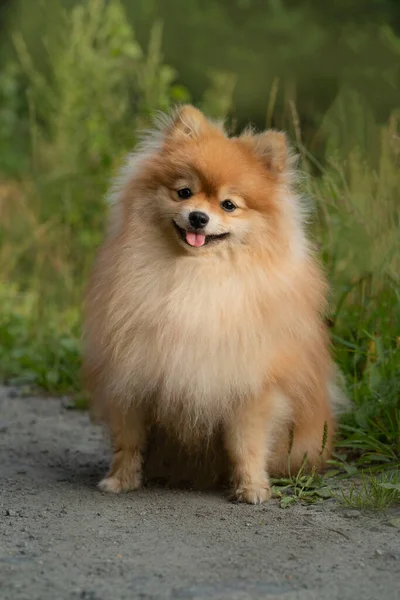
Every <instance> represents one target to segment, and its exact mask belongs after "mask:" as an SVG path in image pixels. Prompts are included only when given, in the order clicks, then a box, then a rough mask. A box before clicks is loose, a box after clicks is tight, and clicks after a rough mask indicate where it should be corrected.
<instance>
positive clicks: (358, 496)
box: [332, 471, 400, 510]
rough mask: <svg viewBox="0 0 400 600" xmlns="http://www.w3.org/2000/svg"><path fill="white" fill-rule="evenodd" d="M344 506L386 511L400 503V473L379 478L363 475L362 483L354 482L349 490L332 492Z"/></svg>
mask: <svg viewBox="0 0 400 600" xmlns="http://www.w3.org/2000/svg"><path fill="white" fill-rule="evenodd" d="M332 495H333V496H334V497H335V498H336V499H337V500H338V501H339V502H340V503H341V504H342V505H343V506H348V507H351V508H357V509H362V510H385V509H386V508H388V507H389V506H392V505H394V504H399V503H400V473H399V471H395V472H392V473H382V474H381V475H379V476H374V475H372V474H369V475H366V474H363V475H362V477H361V481H357V482H356V481H352V482H351V483H350V485H349V487H347V488H340V491H334V492H332Z"/></svg>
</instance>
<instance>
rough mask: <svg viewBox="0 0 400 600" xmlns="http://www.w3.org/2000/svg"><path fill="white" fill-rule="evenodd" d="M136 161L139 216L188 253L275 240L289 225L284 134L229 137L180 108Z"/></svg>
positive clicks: (196, 114)
mask: <svg viewBox="0 0 400 600" xmlns="http://www.w3.org/2000/svg"><path fill="white" fill-rule="evenodd" d="M142 157H143V160H142V161H141V164H140V168H138V173H137V182H138V188H140V190H141V194H142V198H145V200H143V202H144V203H145V205H143V206H144V210H145V213H146V214H147V215H148V216H149V218H152V219H153V222H154V223H156V224H157V226H159V227H161V229H162V231H163V233H164V234H166V235H167V237H168V239H169V240H170V241H172V243H174V244H179V245H180V246H181V247H182V248H184V249H185V250H186V251H187V252H190V253H191V254H196V253H197V254H204V253H205V252H212V251H213V250H214V249H216V248H221V247H237V246H238V245H243V244H247V245H254V246H260V245H261V246H262V245H265V244H268V243H271V242H272V240H274V242H278V240H279V237H280V236H281V235H282V233H283V230H287V228H288V227H289V228H290V226H291V224H290V220H291V219H292V220H293V215H294V212H295V211H293V206H292V207H291V208H290V207H289V206H288V204H290V202H289V203H288V202H286V201H285V199H284V196H285V194H286V195H287V193H288V192H287V186H288V182H289V175H290V171H291V164H292V161H291V157H290V153H289V151H288V147H287V142H286V137H285V135H284V134H283V133H280V132H277V131H273V130H269V131H266V132H264V133H261V134H254V133H253V132H252V131H246V132H244V133H243V134H242V135H241V136H239V137H231V138H230V137H228V136H227V135H226V133H225V132H224V130H223V128H222V126H220V125H219V124H217V123H214V122H211V121H209V120H208V119H207V118H206V117H205V116H204V115H203V114H202V113H201V112H200V111H199V110H197V109H196V108H194V107H192V106H184V107H182V108H181V109H179V110H178V111H177V112H176V113H175V114H174V116H173V117H172V118H171V119H170V120H169V121H168V122H167V123H164V125H163V126H162V127H161V129H159V130H158V131H157V134H156V136H153V137H152V138H149V139H148V140H147V142H146V143H145V144H144V145H143V148H142ZM291 214H292V216H290V215H291ZM294 218H295V217H294ZM283 237H284V238H285V237H287V236H285V235H284V236H283ZM281 240H283V238H281Z"/></svg>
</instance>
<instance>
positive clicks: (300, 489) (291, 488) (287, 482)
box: [271, 455, 332, 508]
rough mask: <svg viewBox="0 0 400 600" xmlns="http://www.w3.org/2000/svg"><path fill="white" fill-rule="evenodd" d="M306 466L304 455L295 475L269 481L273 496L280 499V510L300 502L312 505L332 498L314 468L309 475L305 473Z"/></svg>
mask: <svg viewBox="0 0 400 600" xmlns="http://www.w3.org/2000/svg"><path fill="white" fill-rule="evenodd" d="M306 464H307V456H306V455H305V456H304V459H303V462H302V465H301V467H300V469H299V471H298V473H297V475H295V476H290V477H287V478H280V479H272V480H271V483H272V493H273V496H274V497H275V498H279V499H280V506H281V508H288V507H289V506H291V505H293V504H296V503H297V502H300V501H304V502H306V503H308V504H312V503H315V502H321V501H322V500H326V499H327V498H331V497H332V491H331V489H330V488H329V486H328V485H327V482H326V481H325V479H324V477H323V476H322V475H320V474H319V473H317V471H316V469H315V468H313V469H312V470H311V473H305V467H306Z"/></svg>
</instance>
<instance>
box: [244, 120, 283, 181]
mask: <svg viewBox="0 0 400 600" xmlns="http://www.w3.org/2000/svg"><path fill="white" fill-rule="evenodd" d="M239 139H240V140H241V141H242V142H243V143H244V144H245V145H246V146H247V147H248V148H249V149H250V150H251V152H252V153H253V154H254V155H255V156H256V157H257V158H258V159H259V160H260V162H261V163H262V164H263V165H264V166H265V168H266V169H268V171H271V173H275V174H277V175H278V174H280V173H284V172H285V171H286V170H287V168H288V162H289V149H288V143H287V138H286V135H285V134H284V133H281V132H280V131H275V130H274V129H269V130H268V131H264V133H252V132H249V131H246V132H245V133H243V135H241V136H240V138H239Z"/></svg>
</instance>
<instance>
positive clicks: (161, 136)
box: [84, 106, 338, 503]
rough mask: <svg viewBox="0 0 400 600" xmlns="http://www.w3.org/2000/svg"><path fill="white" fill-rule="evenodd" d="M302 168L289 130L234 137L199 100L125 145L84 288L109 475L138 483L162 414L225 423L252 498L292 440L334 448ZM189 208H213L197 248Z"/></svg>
mask: <svg viewBox="0 0 400 600" xmlns="http://www.w3.org/2000/svg"><path fill="white" fill-rule="evenodd" d="M293 171H294V160H293V158H292V157H291V155H290V152H289V151H288V147H287V142H286V138H285V136H284V134H282V133H279V132H276V131H266V132H264V133H262V134H254V133H253V132H252V131H250V130H249V131H245V132H244V133H243V134H242V135H241V136H239V137H228V136H227V134H226V133H225V132H224V130H223V127H222V126H221V125H220V124H218V123H213V122H211V121H209V120H208V119H206V117H205V116H204V115H203V114H202V113H201V112H200V111H198V110H197V109H195V108H194V107H191V106H184V107H182V108H180V109H178V110H177V111H176V112H175V114H174V115H172V116H171V117H165V118H163V119H161V122H160V123H159V125H158V127H156V128H155V129H154V131H153V132H150V134H148V135H147V136H146V137H145V138H144V140H143V142H142V144H141V145H140V146H139V148H138V150H137V151H136V153H134V154H133V155H132V156H130V157H129V159H128V162H127V164H126V166H125V168H124V169H123V172H122V174H121V177H120V178H119V180H118V181H117V182H116V184H115V185H114V187H113V190H112V193H111V197H110V200H111V203H112V207H111V215H110V221H109V228H108V234H107V237H106V240H105V242H104V244H103V246H102V248H101V249H100V251H99V254H98V257H97V261H96V264H95V267H94V270H93V273H92V277H91V281H90V284H89V287H88V291H87V297H86V318H85V327H84V346H85V351H84V373H85V377H86V380H87V383H88V387H89V389H90V392H91V396H92V407H93V409H94V410H95V412H96V413H97V414H98V415H99V416H100V418H101V419H103V420H104V421H105V422H106V423H107V425H108V427H109V429H110V433H111V438H112V442H113V450H114V455H113V460H112V464H111V468H110V471H109V473H108V474H107V476H106V477H105V478H104V479H103V480H102V481H101V482H100V484H99V485H100V488H101V489H102V490H105V491H110V492H120V491H128V490H133V489H137V488H138V487H139V486H140V485H141V481H142V462H143V459H142V456H143V451H144V448H145V446H146V441H147V439H148V432H149V430H150V428H151V427H152V425H157V426H161V427H163V428H164V429H165V430H167V431H168V432H169V433H172V434H173V435H174V436H176V438H177V439H178V440H179V442H180V443H181V444H183V445H186V444H190V442H191V441H199V440H202V441H204V442H207V441H208V440H210V439H211V438H212V437H213V436H214V435H215V434H216V433H217V432H219V434H220V435H221V436H222V439H223V442H224V447H225V450H226V452H227V455H228V457H229V459H230V463H231V476H232V481H233V494H234V497H235V498H236V499H238V500H241V501H245V502H249V503H259V502H264V501H265V500H267V499H268V498H269V497H270V486H269V479H268V476H269V475H270V474H273V475H277V474H282V473H284V472H285V471H286V470H287V465H288V452H289V446H291V447H290V464H291V468H292V469H293V471H295V470H296V469H298V468H299V467H300V464H301V462H302V460H303V457H304V455H305V453H307V461H308V465H309V466H314V465H315V466H316V467H321V466H322V465H323V463H324V461H325V460H326V458H327V457H329V454H330V450H331V445H332V436H333V434H334V430H335V423H334V416H333V404H334V402H335V400H336V397H337V396H338V393H337V387H336V385H335V381H334V377H335V376H334V365H333V363H332V361H331V358H330V356H329V349H328V337H327V333H326V330H325V325H324V323H323V318H322V314H323V311H324V308H325V297H326V292H327V286H326V282H325V280H324V277H323V275H322V273H321V269H320V267H319V266H318V263H317V262H316V260H315V258H314V257H313V253H312V251H311V249H310V245H309V243H308V242H307V239H306V236H305V232H304V223H303V221H304V217H303V209H302V206H301V200H300V198H299V197H298V196H297V195H296V193H295V192H294V189H293V179H294V172H293ZM182 189H186V190H190V192H191V195H190V197H189V198H187V199H181V198H180V197H179V195H178V191H179V190H182ZM226 199H229V200H230V201H231V202H232V203H233V204H234V207H235V209H234V210H233V211H231V212H227V211H225V210H224V209H223V205H222V203H223V201H224V200H226ZM193 211H201V212H202V213H205V214H206V215H207V216H208V218H209V221H208V223H207V225H206V226H205V228H204V230H202V231H201V234H202V236H203V237H201V238H199V239H201V240H202V241H204V240H205V241H206V242H209V243H204V245H202V246H200V247H194V246H193V245H191V244H189V243H188V241H187V240H188V239H189V238H188V237H187V236H188V231H189V232H190V231H191V226H190V223H189V214H190V213H192V212H193ZM185 236H186V238H185ZM204 236H206V237H205V238H204ZM203 238H204V240H203ZM324 428H325V431H326V428H327V432H328V436H327V440H326V443H324V444H323V437H324Z"/></svg>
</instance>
